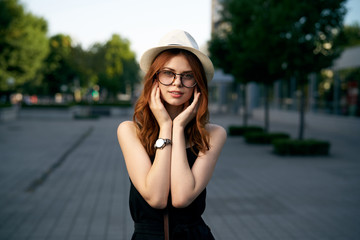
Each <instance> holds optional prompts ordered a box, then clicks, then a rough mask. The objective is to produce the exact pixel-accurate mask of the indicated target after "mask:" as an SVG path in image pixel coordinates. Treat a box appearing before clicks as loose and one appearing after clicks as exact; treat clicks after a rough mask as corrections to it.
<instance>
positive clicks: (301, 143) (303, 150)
mask: <svg viewBox="0 0 360 240" xmlns="http://www.w3.org/2000/svg"><path fill="white" fill-rule="evenodd" d="M273 146H274V152H275V153H276V154H279V155H301V156H316V155H328V154H329V150H330V142H328V141H320V140H315V139H307V140H295V139H278V140H274V142H273Z"/></svg>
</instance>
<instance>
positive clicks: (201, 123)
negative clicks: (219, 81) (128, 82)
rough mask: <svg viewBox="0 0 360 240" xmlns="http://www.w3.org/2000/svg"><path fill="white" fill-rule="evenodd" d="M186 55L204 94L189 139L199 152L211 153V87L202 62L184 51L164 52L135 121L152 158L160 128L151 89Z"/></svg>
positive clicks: (139, 103) (149, 76)
mask: <svg viewBox="0 0 360 240" xmlns="http://www.w3.org/2000/svg"><path fill="white" fill-rule="evenodd" d="M180 54H181V55H183V56H185V58H186V59H187V61H188V62H189V65H190V66H191V68H192V72H193V74H194V77H195V80H196V82H197V85H196V86H195V87H197V88H198V90H199V91H200V92H201V95H200V98H199V103H198V104H199V106H198V111H197V113H196V117H195V118H194V119H193V120H192V121H190V123H188V125H187V126H186V128H185V137H186V138H187V139H188V140H189V144H190V146H191V147H192V149H193V147H196V148H197V149H198V150H199V151H202V152H205V151H207V150H209V134H208V132H207V131H206V129H205V125H206V124H207V123H208V122H209V110H208V85H207V81H206V75H205V71H204V68H203V66H202V64H201V63H200V61H199V59H198V58H197V57H196V56H195V55H194V54H192V53H190V52H189V51H186V50H181V49H171V50H165V51H163V52H161V53H160V54H159V55H158V56H157V57H156V58H155V60H154V61H153V63H152V64H151V66H150V68H149V70H148V72H147V73H146V75H145V77H144V89H143V91H142V93H141V95H140V97H139V99H138V100H137V102H136V105H135V111H134V116H133V121H134V122H135V123H136V127H137V134H138V137H139V139H140V141H141V143H142V144H143V146H144V147H145V149H146V151H147V153H148V154H149V156H150V157H153V156H154V155H155V149H154V144H155V141H156V139H157V138H158V137H159V131H160V128H159V125H158V123H157V121H156V119H155V117H154V115H153V113H152V112H151V109H150V107H149V101H150V95H151V89H152V86H153V82H154V81H155V80H156V79H155V78H156V73H157V72H158V71H159V70H160V69H161V68H162V67H163V66H164V65H165V64H166V63H167V62H168V61H169V60H170V59H171V58H173V57H175V56H177V55H180Z"/></svg>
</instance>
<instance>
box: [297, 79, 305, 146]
mask: <svg viewBox="0 0 360 240" xmlns="http://www.w3.org/2000/svg"><path fill="white" fill-rule="evenodd" d="M305 88H306V83H305V82H302V83H301V86H300V106H299V113H300V114H299V116H300V119H299V124H300V126H299V140H303V139H304V131H305V92H306V91H305Z"/></svg>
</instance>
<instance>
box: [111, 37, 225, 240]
mask: <svg viewBox="0 0 360 240" xmlns="http://www.w3.org/2000/svg"><path fill="white" fill-rule="evenodd" d="M198 49H199V48H198V46H197V44H196V42H195V40H194V39H193V38H192V36H191V35H190V34H188V33H187V32H184V31H180V30H176V31H173V32H170V33H168V34H167V35H165V36H164V37H163V38H162V40H161V41H160V45H159V46H158V47H155V48H151V49H149V50H148V51H146V52H145V53H144V54H143V56H142V57H141V60H140V67H141V69H142V70H143V71H144V72H146V75H145V77H144V81H145V82H144V89H143V92H142V94H141V96H140V97H139V99H138V101H137V103H136V106H135V112H134V116H133V121H125V122H123V123H121V124H120V125H119V127H118V132H117V133H118V139H119V143H120V147H121V149H122V153H123V156H124V158H125V163H126V167H127V170H128V174H129V177H130V180H131V188H130V212H131V216H132V218H133V220H134V222H135V231H134V234H133V237H132V239H164V238H165V239H168V237H170V239H197V240H199V239H214V237H213V236H212V234H211V231H210V229H209V228H208V226H207V225H206V224H205V223H204V221H203V220H202V218H201V215H202V213H203V212H204V210H205V198H206V185H207V184H208V182H209V181H210V178H211V176H212V173H213V171H214V168H215V164H216V162H217V159H218V157H219V154H220V152H221V149H222V147H223V145H224V143H225V140H226V132H225V130H224V129H223V128H222V127H220V126H217V125H214V124H209V123H208V115H209V112H208V87H207V82H208V81H210V80H211V79H212V77H213V74H214V68H213V65H212V63H211V60H210V59H209V58H208V57H207V56H206V55H205V54H203V53H202V52H200V51H199V50H198Z"/></svg>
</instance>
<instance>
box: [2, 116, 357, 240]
mask: <svg viewBox="0 0 360 240" xmlns="http://www.w3.org/2000/svg"><path fill="white" fill-rule="evenodd" d="M281 114H282V113H281V112H276V116H273V117H272V118H271V129H272V131H277V130H281V131H286V132H289V133H290V134H291V135H292V136H296V135H297V123H295V122H292V121H290V120H288V121H287V119H286V117H281V116H287V115H286V114H284V115H281ZM287 114H288V113H287ZM130 118H131V116H124V117H121V118H101V119H99V120H97V121H86V120H79V121H70V120H59V121H56V120H53V121H44V120H38V121H35V120H31V121H28V120H25V119H18V120H16V121H13V122H7V123H2V124H1V125H0V152H1V153H2V155H1V156H0V163H1V164H0V196H1V197H0V239H4V240H19V239H26V240H36V239H38V240H42V239H46V240H57V239H62V240H70V239H74V240H82V239H94V240H96V239H107V240H112V239H116V240H119V239H124V240H125V239H130V238H131V235H132V232H133V222H132V220H131V217H130V213H129V206H128V194H129V178H128V175H127V172H126V167H125V164H124V160H123V158H122V155H121V150H120V148H119V146H118V143H117V139H116V128H117V126H118V124H119V123H120V122H121V121H123V120H125V119H130ZM240 119H241V117H240V116H237V115H214V116H212V117H211V120H212V122H215V123H218V124H220V125H222V126H224V127H227V126H229V125H231V124H237V125H239V124H240V123H241V120H240ZM334 119H335V120H336V121H335V120H334ZM335 123H336V124H335ZM249 124H258V125H262V119H261V118H259V117H258V114H254V117H253V118H252V119H250V122H249ZM334 124H335V125H334ZM87 132H88V135H86V133H87ZM84 134H85V135H84ZM306 137H317V138H322V139H327V140H330V141H331V144H332V148H331V154H330V156H327V157H280V156H277V155H274V154H273V153H272V148H271V146H270V147H269V146H259V145H248V144H246V143H245V142H244V140H243V139H242V138H240V137H228V140H227V143H226V145H225V147H224V149H223V152H222V154H221V156H220V159H219V161H218V164H217V166H216V169H215V172H214V175H213V178H212V180H211V181H210V183H209V185H208V198H207V209H206V211H205V214H204V219H205V221H206V223H207V224H208V225H209V226H210V228H211V229H212V232H213V234H214V236H215V237H216V239H225V240H232V239H234V240H235V239H236V240H238V239H245V240H260V239H261V240H278V239H286V240H303V239H306V240H325V239H326V240H328V239H334V240H337V239H344V240H353V239H360V230H359V229H358V226H359V225H360V185H359V184H358V183H359V182H360V175H359V172H360V161H359V160H358V143H359V140H360V119H349V118H339V117H335V118H334V117H331V116H327V118H326V117H320V116H315V115H310V116H307V128H306ZM79 139H81V140H82V142H81V143H80V144H79V145H76V143H77V142H78V141H79ZM74 145H76V147H74ZM72 147H74V148H73V149H72ZM69 150H71V151H70V152H69ZM64 154H65V157H64ZM62 158H64V159H65V160H64V161H62V162H61V164H60V165H59V166H58V167H56V168H55V169H53V170H52V171H50V173H49V174H48V177H47V178H46V179H45V181H44V182H42V183H41V184H39V185H38V186H37V187H36V189H35V190H34V191H33V192H26V191H25V189H26V188H27V187H28V186H29V184H30V183H31V182H32V181H34V180H35V179H37V178H39V177H40V176H42V175H43V174H44V173H46V172H47V171H48V170H49V169H50V167H51V166H53V165H54V164H55V163H57V162H58V161H59V160H61V159H62Z"/></svg>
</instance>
